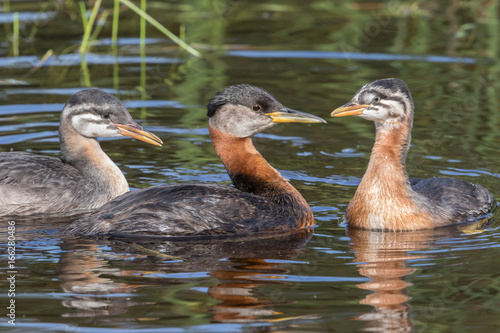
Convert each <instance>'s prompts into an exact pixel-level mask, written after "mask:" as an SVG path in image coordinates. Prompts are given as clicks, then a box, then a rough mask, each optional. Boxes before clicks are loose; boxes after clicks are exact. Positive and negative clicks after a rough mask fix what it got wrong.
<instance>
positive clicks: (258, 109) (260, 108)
mask: <svg viewBox="0 0 500 333" xmlns="http://www.w3.org/2000/svg"><path fill="white" fill-rule="evenodd" d="M252 110H254V111H260V110H262V107H261V106H260V105H259V104H255V105H254V106H252Z"/></svg>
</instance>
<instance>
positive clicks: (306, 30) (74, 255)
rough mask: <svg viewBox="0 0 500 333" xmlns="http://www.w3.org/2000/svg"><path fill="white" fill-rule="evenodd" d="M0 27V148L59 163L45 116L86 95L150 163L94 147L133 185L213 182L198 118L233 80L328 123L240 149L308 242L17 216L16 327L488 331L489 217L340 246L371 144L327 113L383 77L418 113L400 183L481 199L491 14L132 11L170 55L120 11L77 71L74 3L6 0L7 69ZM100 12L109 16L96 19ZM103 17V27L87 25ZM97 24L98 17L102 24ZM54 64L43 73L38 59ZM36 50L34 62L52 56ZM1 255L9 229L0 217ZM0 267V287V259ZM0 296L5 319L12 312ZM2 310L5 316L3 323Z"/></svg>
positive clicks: (492, 180) (490, 100) (494, 303)
mask: <svg viewBox="0 0 500 333" xmlns="http://www.w3.org/2000/svg"><path fill="white" fill-rule="evenodd" d="M5 4H6V2H4V7H3V11H2V12H1V13H0V14H1V15H0V24H2V27H3V31H4V32H5V33H4V34H1V35H0V39H1V41H0V85H1V87H0V88H1V89H0V100H1V105H0V150H1V151H8V150H16V151H30V152H34V153H37V154H45V155H51V156H58V153H59V146H58V140H57V129H58V124H59V113H60V110H61V109H62V106H63V105H64V103H65V102H66V100H67V99H68V98H69V96H71V95H72V94H73V93H75V92H76V91H78V90H80V89H81V88H82V87H83V86H84V85H85V84H86V83H88V82H89V81H90V84H91V85H92V86H95V87H99V88H102V89H105V90H106V91H108V92H111V93H114V94H116V95H117V96H119V97H120V98H121V99H122V100H123V101H124V102H125V103H126V105H127V106H128V107H129V109H130V112H131V114H132V115H133V117H134V118H135V119H137V120H138V122H139V123H140V124H142V125H143V126H144V127H146V128H147V129H149V130H151V131H153V132H155V133H156V134H158V135H159V136H160V137H161V138H162V140H163V141H164V142H165V145H164V146H163V147H162V148H157V147H153V146H149V145H146V144H144V143H142V142H137V141H134V140H130V139H103V140H101V142H102V147H103V149H104V150H105V151H106V152H107V153H108V154H109V156H110V157H111V158H112V159H113V160H114V161H115V162H116V163H117V164H118V165H119V167H120V168H121V169H122V170H123V171H124V173H125V175H126V177H127V179H128V181H129V183H130V186H131V187H132V188H133V189H137V188H145V187H149V186H153V185H157V184H168V183H182V182H197V181H204V182H217V183H224V184H228V183H229V178H228V176H227V174H226V172H225V169H224V167H223V166H222V165H221V163H220V161H219V159H218V158H217V156H216V155H215V153H214V151H213V148H212V146H211V144H210V141H209V137H208V131H207V119H206V116H205V109H204V105H206V103H207V100H208V98H210V97H211V96H212V95H213V94H214V92H215V91H219V90H221V89H222V88H224V87H225V86H227V85H230V84H234V83H241V82H246V83H250V84H255V85H258V86H262V87H264V88H265V89H267V90H269V91H270V92H271V93H273V94H274V95H275V96H276V97H277V98H278V99H279V100H281V101H282V102H283V103H284V104H285V105H287V106H289V107H291V108H294V109H298V110H303V111H306V112H311V113H313V114H316V115H318V116H322V117H324V118H325V119H327V120H328V124H311V125H309V124H282V125H279V126H276V127H274V128H272V129H270V130H267V131H266V132H264V133H262V134H260V135H258V136H257V137H256V138H255V139H254V142H255V146H256V147H257V149H259V151H260V152H261V153H262V154H263V156H264V157H265V158H266V159H267V160H268V161H269V163H270V164H272V165H273V166H274V167H276V168H277V169H279V170H280V171H281V172H282V173H283V175H284V176H285V177H287V178H289V179H290V180H291V182H292V183H293V185H294V186H295V187H296V188H297V189H298V190H299V191H300V192H301V193H302V194H303V195H304V197H305V198H306V199H307V200H308V201H309V203H310V205H311V208H312V209H313V211H314V214H315V217H316V224H317V227H316V228H315V229H314V233H312V234H311V233H298V234H295V235H287V236H284V237H282V238H280V239H247V240H237V241H225V242H156V243H155V242H148V241H144V240H140V241H139V240H138V241H137V242H135V243H131V242H127V241H124V240H122V239H106V238H102V239H101V238H98V239H81V238H76V239H73V238H65V237H61V236H60V235H59V234H58V232H59V231H60V230H62V229H63V228H64V227H65V226H66V225H68V224H69V223H70V222H71V219H60V220H54V219H29V218H28V219H16V226H17V229H16V237H17V243H16V253H17V257H16V268H17V272H18V273H17V275H16V297H15V300H16V316H17V317H16V326H12V325H9V324H8V323H7V319H8V318H7V317H6V316H5V314H2V317H3V318H5V320H2V321H1V322H0V328H1V329H3V330H9V331H13V332H104V331H106V332H127V331H134V332H136V331H137V332H278V331H279V332H328V331H340V332H353V331H363V330H370V331H381V332H395V331H412V330H414V331H419V332H450V331H453V332H479V331H496V330H498V327H499V326H500V320H499V319H498V318H500V317H499V312H500V310H499V307H498V303H499V301H500V299H499V296H498V295H500V279H499V274H498V268H497V267H498V264H499V260H498V258H499V257H500V256H499V254H500V250H499V244H500V239H499V238H500V233H499V231H498V218H499V216H498V214H494V215H493V218H492V221H483V222H482V223H480V224H479V225H474V226H470V227H467V228H465V227H464V228H461V227H450V228H445V229H442V230H434V231H421V232H409V233H380V232H369V231H349V232H348V233H347V232H346V230H345V228H344V226H343V224H342V216H343V214H344V212H345V207H346V205H347V203H348V202H349V200H350V198H351V197H352V196H353V194H354V192H355V190H356V186H357V185H358V183H359V181H360V179H361V177H362V175H363V173H364V170H365V168H366V164H367V162H368V158H369V154H370V150H371V147H372V145H373V138H374V128H373V124H372V123H370V122H368V121H365V120H363V119H358V118H350V117H349V118H346V119H344V118H341V119H331V118H329V114H330V112H331V111H332V110H333V109H335V108H336V107H338V106H340V105H342V104H344V103H346V102H347V101H349V99H350V98H351V97H352V96H353V95H354V93H355V92H356V91H357V90H358V89H359V88H360V87H361V86H362V85H363V84H365V83H368V82H370V81H373V80H375V79H378V78H383V77H398V78H401V79H403V80H405V81H406V82H407V84H408V85H409V87H410V89H411V91H412V95H413V98H414V101H415V105H416V115H415V122H414V130H413V139H412V147H411V150H410V156H409V158H408V161H407V169H408V172H409V173H410V175H411V176H414V177H433V176H439V175H445V176H452V177H458V178H461V179H464V180H467V181H470V182H475V183H479V184H481V185H483V186H485V187H487V188H489V189H490V190H491V192H492V193H493V194H495V195H496V196H497V197H498V196H499V194H498V192H497V191H498V189H499V188H500V179H499V175H500V169H499V167H498V162H497V161H498V159H497V156H498V146H499V144H500V136H499V131H498V128H499V127H498V126H499V125H500V107H499V104H500V100H499V98H498V93H497V92H498V91H500V85H499V82H500V81H499V80H498V77H499V75H498V74H499V72H500V62H499V60H498V59H499V58H500V57H499V56H498V50H499V43H500V42H499V40H500V39H499V38H498V37H499V36H498V32H499V31H500V29H499V23H498V22H499V20H498V15H499V2H498V1H490V2H488V4H483V5H480V4H476V3H474V2H453V3H451V4H450V3H449V2H446V1H434V2H425V1H417V2H414V3H402V2H398V1H393V2H387V3H382V2H356V1H347V0H344V1H335V2H332V1H326V0H324V1H319V0H318V1H312V2H311V1H296V2H294V3H293V4H288V3H280V2H272V3H269V2H266V1H252V2H246V1H204V0H197V1H194V2H191V3H183V2H180V1H169V2H159V1H158V2H156V1H149V2H148V12H150V13H151V14H152V15H153V16H154V17H155V18H156V19H158V20H159V21H160V22H161V23H162V24H164V25H166V26H167V27H168V28H169V29H172V31H174V32H175V33H176V34H178V33H179V29H180V27H182V30H183V31H185V33H186V40H187V41H188V42H190V43H191V44H192V45H193V46H194V47H195V48H197V49H198V50H199V51H200V52H202V53H203V55H204V56H203V58H202V59H196V58H193V57H190V56H188V55H187V54H186V52H183V51H180V50H179V49H178V47H176V46H175V45H174V44H173V43H172V42H171V41H170V40H169V39H167V38H166V37H164V36H163V35H162V34H161V33H159V32H158V31H157V30H156V29H155V28H153V27H151V26H148V28H147V39H146V40H145V46H144V51H145V53H143V54H141V47H140V39H139V25H140V23H139V19H138V18H137V16H136V15H135V14H134V13H132V12H131V11H130V10H126V8H125V7H123V8H122V12H121V15H120V30H119V33H118V36H119V38H118V43H117V47H116V52H114V51H113V47H112V42H111V16H112V14H110V16H108V18H107V21H106V23H104V24H103V26H102V30H101V32H100V34H99V35H98V37H97V40H96V41H95V43H94V44H93V45H92V48H91V50H90V53H89V54H87V55H86V57H85V58H86V61H87V64H88V68H85V67H82V66H81V57H80V55H79V54H78V50H77V47H78V45H79V43H80V41H81V37H82V30H81V22H80V16H79V13H80V11H79V8H78V7H73V5H72V4H71V3H70V2H68V3H66V4H65V5H61V4H56V3H55V2H54V3H53V2H47V3H45V4H44V5H43V6H44V7H43V8H42V10H40V3H39V2H38V1H10V11H19V12H20V15H19V17H20V20H21V24H20V35H21V38H20V47H19V53H20V56H19V57H14V56H13V55H12V43H11V42H9V40H8V39H7V37H8V36H10V33H11V31H12V21H13V16H12V14H11V13H9V12H8V11H7V7H6V5H5ZM103 7H104V10H110V9H111V8H112V6H111V4H110V3H105V4H103ZM101 14H104V12H103V11H101ZM100 17H102V16H100ZM49 50H52V52H53V55H52V56H51V57H49V58H48V59H47V60H46V61H44V60H42V59H43V57H44V55H46V54H47V52H48V51H49ZM49 55H50V52H49ZM0 231H1V233H2V235H5V236H3V237H2V238H1V240H2V241H1V243H2V244H1V247H2V249H3V250H2V252H3V254H5V253H6V249H7V240H6V239H7V237H6V236H7V220H5V219H3V220H1V230H0ZM1 263H2V265H1V269H2V271H3V273H4V274H3V276H7V270H8V266H7V265H8V263H7V260H6V256H3V257H2V261H1ZM8 289H9V284H8V282H7V280H6V278H2V279H1V281H0V290H2V292H1V293H0V300H1V301H0V302H1V304H2V308H3V309H5V307H6V306H7V305H8V304H9V303H8V302H9V297H8V295H7V291H8ZM4 311H6V310H4Z"/></svg>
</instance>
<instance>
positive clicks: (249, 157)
mask: <svg viewBox="0 0 500 333" xmlns="http://www.w3.org/2000/svg"><path fill="white" fill-rule="evenodd" d="M209 130H210V138H211V140H212V143H213V145H214V148H215V151H216V152H217V155H219V157H220V159H221V161H222V163H223V164H224V166H225V167H226V170H227V172H228V174H229V177H231V180H232V181H233V184H234V186H235V187H236V188H238V189H239V190H241V191H245V192H249V193H253V194H255V195H258V196H261V197H264V198H266V199H269V200H272V201H275V202H283V197H288V198H289V200H292V201H296V202H297V203H299V204H301V205H306V206H307V207H308V205H307V202H306V201H305V200H304V198H303V197H302V195H301V194H300V193H299V192H298V191H297V190H296V189H295V188H294V187H293V186H292V185H291V184H290V183H289V182H288V180H287V179H286V178H284V177H283V176H282V175H281V174H280V173H279V172H278V170H276V169H274V168H273V167H272V166H270V165H269V163H267V161H266V160H265V159H264V158H263V157H262V155H261V154H260V153H259V152H258V151H257V150H256V149H255V147H254V145H253V144H252V140H251V138H237V137H235V136H232V135H228V134H224V133H222V132H221V131H219V130H217V129H213V128H210V129H209Z"/></svg>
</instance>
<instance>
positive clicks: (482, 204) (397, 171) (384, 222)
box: [332, 79, 495, 231]
mask: <svg viewBox="0 0 500 333" xmlns="http://www.w3.org/2000/svg"><path fill="white" fill-rule="evenodd" d="M413 109H414V108H413V100H412V98H411V95H410V91H409V90H408V87H407V86H406V84H405V83H404V82H403V81H401V80H398V79H383V80H377V81H374V82H372V83H369V84H367V85H365V86H363V87H362V88H361V89H360V90H359V91H358V92H357V93H356V95H355V96H354V98H353V99H352V100H351V101H350V102H349V103H347V104H345V105H344V106H342V107H340V108H338V109H336V110H335V111H333V112H332V116H333V117H343V116H351V115H355V116H359V117H362V118H365V119H368V120H371V121H373V122H374V123H375V129H376V138H375V144H374V146H373V150H372V153H371V156H370V162H369V163H368V169H367V170H366V173H365V175H364V176H363V179H362V180H361V183H360V184H359V187H358V189H357V190H356V193H355V194H354V197H353V198H352V200H351V202H350V203H349V205H348V206H347V211H346V220H347V224H348V226H352V227H358V228H366V229H381V230H395V231H397V230H416V229H427V228H435V227H439V226H444V225H449V224H453V223H459V222H465V221H467V220H469V219H471V218H473V217H476V216H480V215H483V214H486V213H488V212H489V211H490V210H491V208H492V206H493V205H494V202H495V200H494V198H493V196H492V195H491V194H490V193H489V192H488V190H486V189H485V188H483V187H482V186H479V185H476V184H470V183H467V182H465V181H462V180H459V179H453V178H430V179H417V178H411V179H409V178H408V175H407V173H406V168H405V160H406V155H407V153H408V150H409V148H410V140H411V129H412V125H413Z"/></svg>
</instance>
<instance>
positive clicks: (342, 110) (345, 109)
mask: <svg viewBox="0 0 500 333" xmlns="http://www.w3.org/2000/svg"><path fill="white" fill-rule="evenodd" d="M369 106H370V105H368V104H357V103H354V102H353V101H350V102H349V103H347V104H344V105H342V106H341V107H339V108H337V109H335V110H333V111H332V113H331V114H330V115H331V116H332V117H345V116H359V115H362V114H363V111H365V109H366V108H367V107H369Z"/></svg>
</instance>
